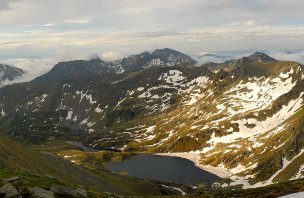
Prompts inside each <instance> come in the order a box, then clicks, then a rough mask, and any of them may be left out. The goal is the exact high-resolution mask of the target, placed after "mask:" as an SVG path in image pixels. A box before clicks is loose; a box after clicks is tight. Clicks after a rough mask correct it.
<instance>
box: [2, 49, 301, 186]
mask: <svg viewBox="0 0 304 198" xmlns="http://www.w3.org/2000/svg"><path fill="white" fill-rule="evenodd" d="M2 67H3V68H5V66H2ZM0 69H1V68H0ZM303 70H304V68H303V65H301V64H299V63H297V62H290V61H278V60H275V59H273V58H271V57H269V56H268V55H267V54H264V53H260V52H256V53H254V54H252V55H251V56H248V57H243V58H241V59H237V60H233V59H232V60H228V61H226V62H224V63H212V64H211V63H207V64H203V65H202V66H200V67H197V61H195V60H194V59H192V58H191V57H190V56H187V55H185V54H183V53H180V52H177V51H175V50H171V49H168V48H166V49H160V50H155V51H154V52H152V53H149V52H143V53H140V54H137V55H133V56H130V57H126V58H123V59H121V60H118V61H112V62H111V61H110V62H109V61H103V60H101V59H99V58H95V59H92V60H87V61H86V60H75V61H69V62H60V63H58V64H56V65H55V66H54V67H53V68H52V69H51V70H50V71H49V72H48V73H46V74H44V75H42V76H39V77H37V78H36V79H34V80H33V81H31V82H26V83H20V84H13V85H9V86H5V87H3V88H1V89H0V111H1V115H0V131H1V132H2V133H3V134H5V135H8V136H10V137H12V138H14V139H15V140H18V141H20V142H22V143H24V144H27V145H37V144H45V143H47V142H49V141H52V140H54V139H63V140H76V141H81V142H82V143H84V144H86V145H90V146H92V147H96V148H101V149H115V150H122V151H127V152H151V153H163V154H165V155H174V156H182V157H186V158H189V159H192V160H193V156H195V159H197V161H196V163H197V164H199V165H200V166H202V167H205V168H208V167H209V168H210V167H213V170H215V171H216V172H217V173H218V175H219V176H222V177H227V178H229V181H226V182H224V183H222V184H221V185H222V186H232V185H242V186H243V188H252V187H260V186H265V185H269V184H272V183H275V182H283V181H287V180H293V179H300V178H303V177H304V175H303V172H304V166H303V164H304V154H303V153H304V109H303V104H304V103H303V99H304V96H303V95H304V72H303ZM9 71H10V72H11V70H9ZM14 71H15V73H14V72H13V71H12V72H11V74H10V75H12V76H14V77H15V76H18V75H21V74H22V71H21V70H17V69H15V70H14ZM3 76H6V74H5V75H3ZM12 78H13V77H5V78H4V77H3V79H12Z"/></svg>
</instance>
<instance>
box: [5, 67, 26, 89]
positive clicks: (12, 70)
mask: <svg viewBox="0 0 304 198" xmlns="http://www.w3.org/2000/svg"><path fill="white" fill-rule="evenodd" d="M23 74H24V71H23V70H22V69H20V68H17V67H14V66H11V65H6V64H0V85H1V84H2V83H3V82H4V81H12V80H14V79H16V78H18V77H20V76H21V75H23Z"/></svg>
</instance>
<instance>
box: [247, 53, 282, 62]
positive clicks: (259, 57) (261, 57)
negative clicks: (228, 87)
mask: <svg viewBox="0 0 304 198" xmlns="http://www.w3.org/2000/svg"><path fill="white" fill-rule="evenodd" d="M248 59H249V60H250V61H252V62H255V61H257V62H273V61H277V60H276V59H274V58H272V57H270V56H268V55H267V54H265V53H262V52H255V53H253V54H252V55H250V56H248Z"/></svg>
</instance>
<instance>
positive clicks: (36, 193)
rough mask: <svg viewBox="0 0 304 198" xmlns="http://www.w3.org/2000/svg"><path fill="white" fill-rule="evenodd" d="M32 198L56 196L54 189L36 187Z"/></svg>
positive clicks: (51, 197)
mask: <svg viewBox="0 0 304 198" xmlns="http://www.w3.org/2000/svg"><path fill="white" fill-rule="evenodd" d="M31 198H54V193H53V192H52V191H48V190H44V189H42V188H38V187H35V188H33V189H32V192H31Z"/></svg>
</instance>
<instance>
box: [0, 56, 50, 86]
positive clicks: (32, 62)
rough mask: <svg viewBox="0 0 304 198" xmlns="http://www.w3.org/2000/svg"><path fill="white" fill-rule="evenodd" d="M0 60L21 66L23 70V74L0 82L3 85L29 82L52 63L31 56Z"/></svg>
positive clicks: (48, 68)
mask: <svg viewBox="0 0 304 198" xmlns="http://www.w3.org/2000/svg"><path fill="white" fill-rule="evenodd" d="M1 62H2V63H4V64H8V65H12V66H15V67H18V68H21V69H23V70H24V72H25V74H23V75H22V76H20V77H18V78H16V79H15V80H12V81H4V82H1V84H2V85H4V86H5V85H10V84H14V83H22V82H29V81H31V80H33V79H34V78H36V77H38V76H40V75H42V74H44V73H46V72H48V71H49V70H50V69H51V68H52V66H53V64H54V63H52V62H50V61H49V60H43V59H31V58H20V59H9V60H3V61H1Z"/></svg>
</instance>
